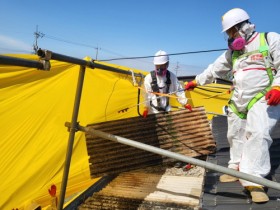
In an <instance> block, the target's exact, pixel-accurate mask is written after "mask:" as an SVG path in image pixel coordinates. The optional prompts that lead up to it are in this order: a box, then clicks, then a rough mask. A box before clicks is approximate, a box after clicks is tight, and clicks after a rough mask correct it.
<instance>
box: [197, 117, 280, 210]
mask: <svg viewBox="0 0 280 210" xmlns="http://www.w3.org/2000/svg"><path fill="white" fill-rule="evenodd" d="M212 130H213V136H214V139H215V140H216V144H217V151H216V153H215V154H210V155H208V158H207V161H208V162H211V163H214V164H218V165H221V166H225V167H227V164H228V161H229V144H228V141H227V136H226V134H227V118H226V117H223V116H219V117H214V118H213V121H212ZM272 136H273V140H274V142H273V144H272V146H271V148H270V155H271V165H272V169H271V173H270V174H269V175H268V176H267V177H266V178H268V179H270V180H273V181H277V182H280V169H279V164H280V152H279V151H280V124H279V123H278V124H277V126H276V128H275V129H274V132H273V135H272ZM220 175H221V174H220V173H219V172H214V171H208V172H207V173H206V175H205V180H204V190H203V191H204V193H203V196H202V198H201V207H202V209H209V210H224V209H226V210H236V209H240V210H243V209H244V210H246V209H250V210H251V209H280V191H277V190H274V189H267V194H268V196H269V198H270V201H269V202H267V203H264V204H256V203H252V201H251V197H250V196H249V195H248V194H247V193H246V192H245V191H244V190H243V187H242V186H241V184H240V183H239V182H232V183H221V182H219V176H220Z"/></svg>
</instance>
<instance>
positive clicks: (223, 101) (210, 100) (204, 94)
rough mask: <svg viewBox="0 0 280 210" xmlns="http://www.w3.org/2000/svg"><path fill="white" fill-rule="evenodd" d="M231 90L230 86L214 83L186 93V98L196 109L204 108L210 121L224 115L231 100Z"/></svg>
mask: <svg viewBox="0 0 280 210" xmlns="http://www.w3.org/2000/svg"><path fill="white" fill-rule="evenodd" d="M229 89H230V85H224V84H215V83H212V84H208V85H205V86H199V87H197V88H195V89H194V90H193V91H186V96H187V97H188V98H190V100H189V103H190V104H191V105H193V106H194V107H197V106H204V107H205V110H206V111H207V116H208V119H209V120H211V119H212V118H213V116H215V115H219V114H223V106H225V105H227V104H228V100H229V99H230V94H229V93H227V91H228V90H229Z"/></svg>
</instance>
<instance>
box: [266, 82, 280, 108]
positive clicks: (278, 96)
mask: <svg viewBox="0 0 280 210" xmlns="http://www.w3.org/2000/svg"><path fill="white" fill-rule="evenodd" d="M265 100H267V104H268V105H271V106H276V105H278V104H280V87H273V88H272V89H271V90H270V91H268V92H267V93H266V95H265Z"/></svg>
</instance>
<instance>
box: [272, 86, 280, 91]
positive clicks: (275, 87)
mask: <svg viewBox="0 0 280 210" xmlns="http://www.w3.org/2000/svg"><path fill="white" fill-rule="evenodd" d="M272 89H273V90H279V91H280V86H274V87H272Z"/></svg>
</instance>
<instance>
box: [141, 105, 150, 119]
mask: <svg viewBox="0 0 280 210" xmlns="http://www.w3.org/2000/svg"><path fill="white" fill-rule="evenodd" d="M148 112H149V109H148V107H145V108H144V111H143V114H142V116H143V117H144V118H146V117H147V116H148Z"/></svg>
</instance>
